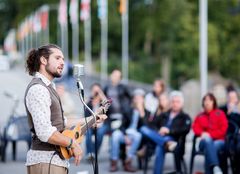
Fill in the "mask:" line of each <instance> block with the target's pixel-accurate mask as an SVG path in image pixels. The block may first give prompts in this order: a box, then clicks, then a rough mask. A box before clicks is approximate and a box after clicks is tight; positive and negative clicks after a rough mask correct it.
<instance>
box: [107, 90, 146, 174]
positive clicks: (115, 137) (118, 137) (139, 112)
mask: <svg viewBox="0 0 240 174" xmlns="http://www.w3.org/2000/svg"><path fill="white" fill-rule="evenodd" d="M144 95H145V92H144V91H143V90H142V89H136V90H135V91H134V92H133V99H132V107H131V108H130V110H129V111H128V112H127V113H125V114H123V118H122V125H121V126H120V129H117V130H115V131H114V132H113V134H112V138H111V166H110V172H115V171H117V170H118V167H117V162H118V159H119V153H120V145H121V144H124V143H125V144H126V145H127V146H128V148H126V149H127V152H126V156H127V157H126V160H125V161H124V170H125V171H127V172H135V171H136V169H135V168H133V166H132V163H131V162H132V159H133V157H134V156H135V154H136V151H137V149H138V147H139V145H140V143H141V138H142V136H141V133H140V132H139V130H138V129H139V128H140V127H141V126H142V124H143V118H144V117H146V115H147V114H149V112H148V111H146V110H145V109H144Z"/></svg>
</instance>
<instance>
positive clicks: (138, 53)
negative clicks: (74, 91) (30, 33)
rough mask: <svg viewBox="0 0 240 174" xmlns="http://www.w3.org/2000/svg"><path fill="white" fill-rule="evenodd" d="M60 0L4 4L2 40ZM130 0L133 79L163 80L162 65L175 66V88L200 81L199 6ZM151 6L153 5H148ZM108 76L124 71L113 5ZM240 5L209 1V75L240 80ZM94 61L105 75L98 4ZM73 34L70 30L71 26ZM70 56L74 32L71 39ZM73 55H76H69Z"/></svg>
mask: <svg viewBox="0 0 240 174" xmlns="http://www.w3.org/2000/svg"><path fill="white" fill-rule="evenodd" d="M58 2H59V0H32V1H30V0H0V14H1V15H0V22H1V26H0V33H2V35H0V40H1V41H2V40H3V38H4V35H5V34H6V33H7V31H8V29H9V28H11V27H17V26H18V25H19V24H20V22H21V21H22V20H23V19H24V18H25V17H26V16H27V15H29V14H30V13H31V12H33V11H34V10H35V9H37V8H38V7H39V6H40V5H42V4H44V3H49V4H55V5H57V4H58ZM68 2H69V1H68ZM146 2H147V1H146V0H129V3H130V4H129V57H130V62H129V77H130V78H131V79H134V80H138V81H143V82H148V83H151V82H152V81H153V79H155V78H156V77H161V76H162V75H163V66H165V65H163V59H164V58H165V59H166V58H167V59H168V60H169V61H170V63H171V67H170V84H169V85H171V86H174V87H177V86H179V85H181V83H182V82H183V81H185V80H188V79H190V78H198V77H199V4H198V3H199V1H195V0H153V1H152V3H146ZM149 2H151V1H149ZM108 4H109V7H108V10H109V11H108V13H109V16H108V52H109V53H108V54H109V57H108V60H109V62H108V63H109V65H108V72H111V71H112V70H113V69H114V68H118V69H121V31H122V25H121V15H120V13H119V11H118V8H119V0H117V1H116V0H109V1H108ZM239 7H240V3H239V1H238V0H209V1H208V62H209V71H210V72H211V71H214V72H217V73H219V74H221V75H223V76H224V77H226V78H230V79H233V80H236V81H238V80H240V76H239V75H238V71H239V69H240V54H239V53H240V46H239V40H240V22H239V21H240V10H239V9H240V8H239ZM91 11H92V55H93V58H94V61H95V65H96V68H97V70H98V71H100V46H101V45H100V21H99V19H98V17H97V1H95V0H92V4H91ZM79 27H80V36H79V40H80V46H79V49H80V51H81V53H80V59H81V60H82V61H83V60H84V59H83V58H84V54H83V51H84V36H83V35H84V27H83V23H82V22H80V24H79ZM57 28H58V25H57V11H56V10H55V11H52V12H51V14H50V33H51V42H57V31H58V29H57ZM69 31H71V26H70V25H69ZM69 39H70V40H69V46H70V48H69V50H71V32H70V33H69ZM69 52H71V51H69Z"/></svg>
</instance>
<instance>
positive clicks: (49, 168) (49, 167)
mask: <svg viewBox="0 0 240 174" xmlns="http://www.w3.org/2000/svg"><path fill="white" fill-rule="evenodd" d="M56 154H57V151H55V152H54V153H53V154H52V157H51V159H50V162H49V165H48V174H50V170H51V163H52V159H53V157H54V155H56Z"/></svg>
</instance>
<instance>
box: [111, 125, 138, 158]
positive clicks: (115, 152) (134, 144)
mask: <svg viewBox="0 0 240 174" xmlns="http://www.w3.org/2000/svg"><path fill="white" fill-rule="evenodd" d="M125 136H128V138H129V139H130V140H131V144H130V147H129V148H128V150H127V158H128V159H129V158H130V159H131V158H133V157H134V155H135V154H136V151H137V149H138V147H139V145H140V143H141V139H142V135H141V133H139V132H138V131H137V130H129V131H128V130H127V131H126V135H124V134H123V132H122V131H120V130H115V131H114V132H113V134H112V138H111V146H112V147H111V159H112V160H118V159H119V153H120V145H121V144H123V143H125Z"/></svg>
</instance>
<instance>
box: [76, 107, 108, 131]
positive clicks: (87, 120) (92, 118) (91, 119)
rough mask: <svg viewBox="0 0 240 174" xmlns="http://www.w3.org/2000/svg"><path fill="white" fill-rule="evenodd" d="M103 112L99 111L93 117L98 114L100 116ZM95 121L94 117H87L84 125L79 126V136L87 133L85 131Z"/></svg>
mask: <svg viewBox="0 0 240 174" xmlns="http://www.w3.org/2000/svg"><path fill="white" fill-rule="evenodd" d="M103 112H104V110H103V109H101V110H100V111H99V112H98V113H96V114H95V115H96V116H97V115H99V114H102V113H103ZM96 121H97V118H96V120H95V117H94V116H90V117H87V118H86V123H84V124H83V125H82V126H81V135H84V134H85V133H86V131H87V129H89V128H91V127H92V126H93V125H94V124H95V123H96Z"/></svg>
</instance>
